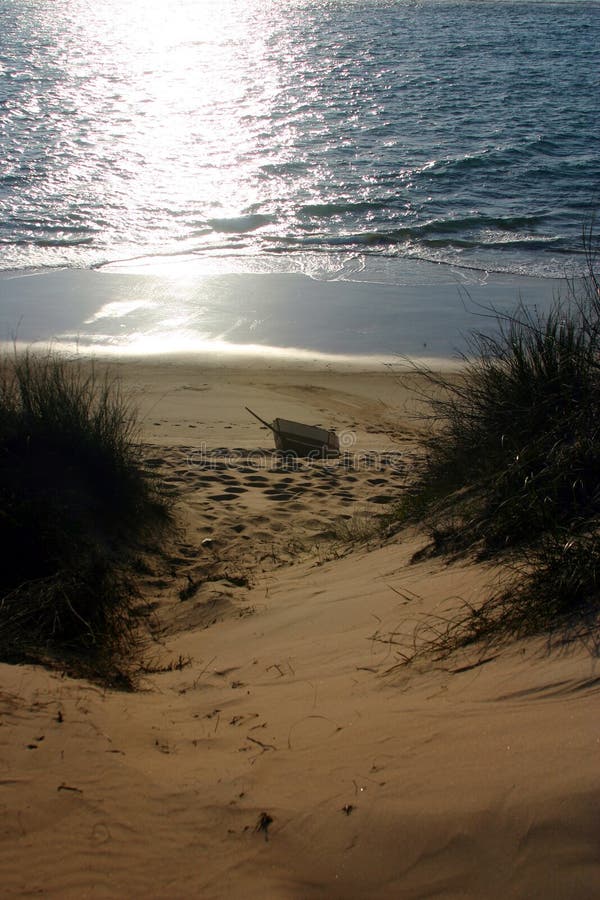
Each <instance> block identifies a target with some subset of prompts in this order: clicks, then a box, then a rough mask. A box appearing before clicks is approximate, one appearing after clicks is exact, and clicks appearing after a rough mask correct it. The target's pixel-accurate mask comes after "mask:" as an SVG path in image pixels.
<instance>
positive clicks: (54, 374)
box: [0, 353, 170, 676]
mask: <svg viewBox="0 0 600 900" xmlns="http://www.w3.org/2000/svg"><path fill="white" fill-rule="evenodd" d="M136 438H137V426H136V415H135V411H134V409H133V408H132V406H131V404H130V403H129V401H128V400H127V399H126V398H125V397H124V396H123V395H122V393H121V391H120V389H119V386H118V384H117V383H116V382H114V381H111V380H110V379H109V378H108V377H100V376H98V375H97V373H96V371H95V370H94V368H93V367H88V368H86V367H85V366H84V364H83V363H78V362H70V361H68V360H65V359H63V358H61V357H59V356H56V355H55V354H48V355H46V356H35V355H33V354H31V353H26V354H24V355H22V356H18V355H15V356H14V357H12V358H7V359H5V360H4V361H3V363H2V366H1V370H0V546H2V547H3V550H4V563H3V566H2V568H1V569H0V656H1V657H2V658H4V659H12V660H15V659H27V658H29V659H40V658H44V659H48V660H49V659H52V658H54V659H58V658H61V659H66V658H69V659H71V660H75V659H78V660H79V668H80V669H84V670H86V671H94V670H97V671H100V670H102V672H103V674H104V675H105V676H107V675H109V673H110V670H111V667H112V668H113V669H114V668H115V666H117V660H118V659H120V660H121V662H120V663H118V665H122V663H123V661H124V659H125V656H126V654H127V652H128V648H129V647H130V646H131V642H132V640H133V636H134V633H135V617H136V612H135V611H136V608H137V606H138V597H137V592H136V590H135V585H134V581H133V579H132V578H131V577H130V575H129V571H130V566H131V561H132V560H133V559H134V557H135V556H137V555H139V552H140V549H141V548H142V547H143V545H144V542H147V541H148V540H151V539H152V537H153V536H154V535H156V534H157V533H158V532H159V531H161V530H162V529H163V528H165V527H166V526H167V525H168V523H169V521H170V514H169V503H168V501H167V499H166V497H165V496H164V494H162V492H161V491H160V489H159V486H158V484H157V483H156V481H155V480H154V479H153V477H152V476H151V475H150V473H149V472H148V471H147V470H146V469H145V467H144V461H143V455H142V452H141V448H140V444H139V443H138V441H137V440H136Z"/></svg>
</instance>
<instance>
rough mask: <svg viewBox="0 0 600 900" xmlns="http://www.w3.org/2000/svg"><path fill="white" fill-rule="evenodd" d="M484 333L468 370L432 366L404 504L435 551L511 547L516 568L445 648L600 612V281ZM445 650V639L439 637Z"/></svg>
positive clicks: (477, 337) (464, 618)
mask: <svg viewBox="0 0 600 900" xmlns="http://www.w3.org/2000/svg"><path fill="white" fill-rule="evenodd" d="M587 246H588V261H589V262H590V272H589V277H588V278H587V279H585V281H584V283H583V287H581V286H580V287H579V289H578V291H573V290H571V292H570V294H569V296H568V298H567V300H564V301H561V300H556V301H555V303H554V305H553V308H552V309H551V310H550V311H549V312H548V313H547V314H545V315H540V314H538V313H537V312H531V311H529V310H527V309H526V308H525V307H524V306H523V305H520V306H519V307H518V308H517V310H516V311H515V312H514V313H513V314H511V315H504V314H502V315H500V314H499V315H497V316H495V318H494V325H495V330H494V332H493V333H492V334H485V333H475V334H474V335H472V337H471V341H470V347H469V353H468V354H466V355H465V369H464V375H463V377H462V378H460V379H452V378H446V377H445V376H443V375H442V376H437V375H433V374H432V373H427V374H428V378H429V379H430V381H431V382H432V383H433V384H434V386H435V388H436V390H435V392H432V396H431V398H430V401H429V402H430V406H431V410H432V415H433V419H434V420H435V423H436V428H435V430H432V432H431V433H430V435H429V436H428V437H427V438H426V439H425V441H424V444H425V461H424V466H423V469H422V471H421V474H420V477H419V480H418V482H417V484H416V486H415V489H414V492H413V493H412V494H411V496H410V497H408V498H407V500H406V501H405V502H404V504H403V508H402V510H400V511H399V513H400V515H401V516H402V517H403V518H404V519H412V520H415V519H418V520H421V521H423V522H425V524H426V526H427V528H428V529H429V533H430V536H431V545H430V549H431V551H432V552H442V553H461V552H463V553H464V552H475V554H476V555H477V556H478V557H479V558H487V559H497V558H500V559H503V560H504V561H506V562H509V563H510V565H511V566H512V567H513V569H514V570H515V572H516V573H517V574H516V577H515V579H514V580H513V581H512V582H511V584H510V585H509V587H508V588H507V589H506V590H502V591H500V592H497V593H496V594H495V595H494V596H493V597H492V598H490V599H489V600H488V601H486V602H485V603H484V604H483V605H482V606H481V607H480V608H477V609H471V608H469V609H468V610H467V611H466V613H465V614H464V615H461V616H459V618H458V619H457V620H456V621H453V622H452V623H451V624H450V627H449V629H448V630H447V632H446V633H445V637H444V648H445V649H452V648H455V647H457V646H459V645H465V644H469V643H472V642H474V641H477V640H482V639H484V638H485V639H488V640H491V639H493V638H494V637H508V636H523V635H529V634H534V633H540V632H543V631H552V630H553V629H555V628H557V627H563V626H568V627H570V626H571V625H572V624H573V622H574V621H575V620H576V619H577V617H578V616H581V615H583V616H589V615H590V614H591V613H593V611H596V613H598V611H600V602H599V601H600V596H599V590H598V584H599V577H600V528H599V527H598V526H599V523H600V285H599V283H598V279H597V277H596V275H595V271H596V270H595V268H594V266H593V263H594V258H593V254H592V253H591V252H589V247H590V246H591V243H589V244H588V245H587ZM437 648H438V649H440V650H441V649H443V648H442V645H441V644H440V643H439V641H438V643H437Z"/></svg>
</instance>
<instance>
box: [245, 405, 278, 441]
mask: <svg viewBox="0 0 600 900" xmlns="http://www.w3.org/2000/svg"><path fill="white" fill-rule="evenodd" d="M244 409H245V410H246V411H247V412H249V413H250V415H251V416H254V418H255V419H258V421H259V422H262V424H263V425H265V426H266V427H267V428H268V429H269V430H270V431H272V432H273V434H279V432H278V431H277V429H276V428H273V426H272V425H269V423H268V422H265V420H264V419H261V417H260V416H257V415H256V413H255V412H252V410H251V409H250V407H249V406H245V407H244Z"/></svg>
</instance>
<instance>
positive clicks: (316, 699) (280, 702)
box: [0, 363, 600, 900]
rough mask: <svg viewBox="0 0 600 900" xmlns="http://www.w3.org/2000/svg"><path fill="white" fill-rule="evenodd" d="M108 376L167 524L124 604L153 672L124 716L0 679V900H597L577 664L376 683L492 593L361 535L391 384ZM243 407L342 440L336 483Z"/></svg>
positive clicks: (59, 692) (406, 413)
mask: <svg viewBox="0 0 600 900" xmlns="http://www.w3.org/2000/svg"><path fill="white" fill-rule="evenodd" d="M122 375H123V376H124V379H125V382H126V385H128V386H130V387H133V388H135V389H136V390H137V393H138V400H139V401H140V405H141V407H142V410H143V412H144V415H145V421H144V434H143V437H144V439H145V441H146V442H147V443H148V444H149V445H151V446H150V447H149V454H150V458H151V460H152V464H153V465H154V466H155V469H156V471H157V472H158V473H160V475H161V477H162V478H164V479H165V480H166V481H167V482H168V483H169V484H172V485H173V487H174V488H176V489H177V491H178V492H179V494H180V496H181V500H180V516H181V522H182V529H181V532H180V534H179V536H178V538H177V540H176V541H175V542H174V545H173V548H172V553H171V557H170V559H169V562H168V565H167V567H166V569H165V570H164V571H162V570H161V571H158V570H156V571H149V572H148V573H146V574H145V575H144V576H143V577H144V587H145V591H146V594H147V596H148V598H149V599H150V600H152V601H153V603H154V604H155V615H154V643H153V644H152V645H151V649H149V651H148V660H149V662H150V663H151V664H152V665H151V666H150V668H154V669H155V670H156V671H154V672H152V671H150V672H148V674H147V675H146V676H145V678H144V679H143V684H142V689H141V690H140V691H139V692H138V693H135V694H128V693H119V692H112V691H104V690H101V689H99V688H98V687H95V686H92V685H90V684H88V683H86V682H83V681H77V680H74V679H70V678H68V677H61V676H60V675H59V674H57V673H50V672H47V671H45V670H43V669H39V668H36V667H31V666H7V665H2V666H0V672H1V677H2V681H1V685H2V687H1V688H0V786H1V794H0V796H1V798H2V810H3V816H2V824H1V826H0V827H1V833H2V838H1V842H0V859H1V871H2V883H3V888H2V895H3V896H7V897H30V896H31V897H33V896H47V897H56V898H83V897H90V898H142V897H143V898H177V900H179V898H182V900H183V898H189V897H202V898H222V897H236V898H255V897H256V898H258V897H261V898H265V897H268V898H294V900H300V898H313V897H314V898H340V900H342V898H344V900H345V898H349V900H354V898H371V897H373V898H377V897H380V898H396V897H401V898H426V897H432V896H440V897H447V898H459V897H461V898H463V897H464V898H467V897H468V898H487V897H490V898H491V897H494V898H495V897H498V898H500V897H502V898H505V897H519V898H531V897H557V898H572V897H577V898H592V897H596V896H598V895H599V894H600V858H599V854H598V834H599V833H600V828H599V826H600V816H599V813H598V809H599V808H600V807H599V803H598V801H599V799H600V796H599V795H600V781H599V777H598V775H599V766H598V759H599V753H600V730H599V727H598V722H599V720H598V714H597V710H598V700H599V697H598V693H599V691H600V676H599V675H598V672H597V669H596V666H595V661H594V659H593V658H592V657H591V656H590V654H589V652H588V651H587V650H586V647H585V646H584V645H583V644H576V643H575V644H572V645H570V646H568V647H564V648H562V650H561V652H557V651H556V650H555V651H554V652H553V653H551V654H549V653H548V652H547V650H546V647H545V646H544V643H543V641H530V642H526V643H520V644H518V645H515V646H513V647H510V648H508V649H506V650H504V651H502V652H498V651H493V652H492V651H485V650H483V649H482V648H476V649H474V650H473V651H472V652H471V653H470V654H464V655H461V656H460V657H455V658H452V659H450V660H446V661H445V662H443V663H434V662H427V663H423V664H420V665H419V666H418V667H417V666H414V667H404V666H401V665H400V662H401V660H402V655H401V654H402V651H403V648H405V647H406V646H407V645H408V646H410V642H411V640H412V634H413V630H414V626H415V624H416V623H417V622H418V621H419V620H420V619H421V618H422V617H423V616H425V615H427V614H435V615H440V616H445V615H449V614H450V613H451V611H452V609H454V608H456V605H457V603H459V602H460V599H463V600H471V601H474V600H476V599H477V598H478V597H479V596H481V595H482V593H483V592H484V591H485V590H486V587H487V586H488V585H490V584H491V583H492V582H493V581H494V580H495V579H496V578H498V577H499V574H500V573H499V572H498V571H496V570H494V569H492V568H490V567H485V566H482V565H475V564H473V563H472V562H469V561H463V562H461V563H456V564H453V565H447V564H446V563H445V562H444V561H441V560H431V559H429V560H422V561H420V562H418V563H411V559H412V557H413V555H414V553H415V551H416V550H417V549H419V548H420V547H422V546H423V544H424V540H425V539H424V537H423V535H421V534H419V533H418V532H417V531H405V532H401V533H398V534H389V535H388V536H387V537H384V538H381V537H375V536H374V534H372V533H371V532H372V528H371V526H372V524H373V523H374V522H376V521H377V520H378V517H380V516H381V515H383V514H384V513H385V509H386V503H387V502H388V501H390V500H393V499H395V498H397V497H399V496H401V495H402V492H403V491H404V490H405V488H406V485H407V484H408V483H409V482H410V479H411V478H412V477H413V474H414V471H415V466H416V465H417V464H418V456H417V453H416V447H415V441H414V433H415V428H416V422H415V420H414V419H413V417H412V415H413V411H414V399H411V395H410V394H409V393H407V390H406V383H405V382H406V379H405V380H404V382H402V383H399V382H398V380H397V379H394V378H392V377H390V375H389V374H385V375H378V374H374V373H358V372H352V373H342V372H333V371H330V372H318V373H317V372H310V371H307V370H303V369H297V370H294V369H287V370H286V371H285V372H277V371H276V370H267V369H259V368H255V369H253V370H252V371H251V372H248V371H244V370H242V369H235V368H229V369H226V370H225V369H221V368H219V367H211V368H203V369H201V368H199V367H198V366H194V365H192V364H191V363H190V364H189V365H183V366H179V367H176V366H165V365H162V366H158V365H156V366H154V365H150V364H137V365H134V364H131V365H128V366H126V367H123V369H122ZM412 378H413V376H411V379H412ZM245 405H249V406H250V407H252V408H256V410H257V411H258V412H259V413H260V414H263V415H265V416H266V417H267V418H272V417H274V416H276V415H286V416H287V417H290V418H298V419H301V420H303V421H308V422H315V423H317V422H320V423H321V424H324V425H326V426H333V427H335V428H337V429H338V431H339V432H341V433H343V434H345V435H351V436H352V437H347V438H346V440H347V442H348V445H347V446H346V448H345V449H346V455H345V457H343V458H342V460H341V461H340V462H337V463H333V462H332V463H330V464H326V463H323V462H320V463H317V464H314V465H311V466H308V465H307V464H300V465H299V466H298V467H295V468H294V467H284V466H282V465H281V463H280V462H278V461H277V460H276V458H274V457H273V456H272V454H271V440H270V436H269V434H268V432H265V431H263V430H261V428H260V426H259V425H258V423H257V422H255V421H254V420H253V419H252V418H251V417H250V416H248V414H247V413H245V411H244V406H245ZM394 432H395V433H394ZM359 537H360V538H362V541H358V542H353V540H352V539H354V538H359Z"/></svg>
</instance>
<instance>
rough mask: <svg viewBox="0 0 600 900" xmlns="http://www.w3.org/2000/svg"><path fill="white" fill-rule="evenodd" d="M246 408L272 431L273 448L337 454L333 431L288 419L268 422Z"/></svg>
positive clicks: (317, 454)
mask: <svg viewBox="0 0 600 900" xmlns="http://www.w3.org/2000/svg"><path fill="white" fill-rule="evenodd" d="M246 409H247V410H248V412H249V413H250V414H251V415H253V416H254V418H255V419H258V421H259V422H262V424H263V425H265V426H266V427H267V428H269V429H270V430H271V431H272V432H273V436H274V439H275V448H276V449H277V450H279V451H280V453H289V454H290V455H292V454H293V455H295V456H312V457H315V458H324V457H328V456H338V455H339V452H340V441H339V438H338V436H337V434H336V433H335V431H328V430H327V429H326V428H320V427H319V426H317V425H304V424H303V423H302V422H293V421H292V420H290V419H274V420H273V422H272V423H269V422H265V420H264V419H261V417H260V416H257V415H256V413H255V412H252V410H251V409H249V408H248V407H246Z"/></svg>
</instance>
